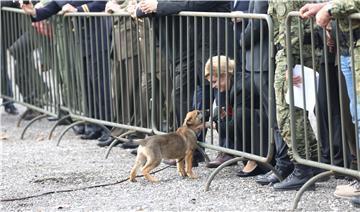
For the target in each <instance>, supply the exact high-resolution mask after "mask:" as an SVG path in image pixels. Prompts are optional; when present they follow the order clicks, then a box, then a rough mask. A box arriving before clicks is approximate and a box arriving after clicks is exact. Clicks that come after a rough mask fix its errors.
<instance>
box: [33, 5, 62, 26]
mask: <svg viewBox="0 0 360 212" xmlns="http://www.w3.org/2000/svg"><path fill="white" fill-rule="evenodd" d="M60 10H61V7H60V6H59V5H58V4H57V3H56V2H55V1H52V2H49V3H48V4H47V5H46V6H45V7H43V8H39V9H35V14H34V15H33V16H31V20H32V21H33V22H37V21H42V20H45V19H47V18H49V17H51V16H53V15H56V14H57V13H58V12H59V11H60Z"/></svg>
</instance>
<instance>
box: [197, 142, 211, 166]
mask: <svg viewBox="0 0 360 212" xmlns="http://www.w3.org/2000/svg"><path fill="white" fill-rule="evenodd" d="M200 146H201V145H199V142H198V145H196V149H197V150H198V151H199V152H200V153H201V154H202V156H203V157H204V158H205V164H206V165H207V164H208V163H209V162H210V158H209V156H208V155H207V154H206V152H205V151H204V150H203V149H202V148H201V147H200Z"/></svg>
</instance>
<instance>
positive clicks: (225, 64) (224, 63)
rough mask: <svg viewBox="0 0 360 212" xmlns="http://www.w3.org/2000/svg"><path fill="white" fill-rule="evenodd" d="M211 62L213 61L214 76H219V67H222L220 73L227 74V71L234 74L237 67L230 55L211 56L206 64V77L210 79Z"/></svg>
mask: <svg viewBox="0 0 360 212" xmlns="http://www.w3.org/2000/svg"><path fill="white" fill-rule="evenodd" d="M211 62H212V70H213V72H212V73H213V76H214V75H215V76H217V74H218V68H219V67H220V74H223V73H224V74H225V73H226V72H227V73H228V74H229V75H233V74H234V69H235V61H234V60H232V59H230V58H229V57H226V56H224V55H220V56H213V57H212V58H209V59H208V61H207V62H206V64H205V79H209V77H210V70H211Z"/></svg>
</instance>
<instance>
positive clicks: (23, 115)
mask: <svg viewBox="0 0 360 212" xmlns="http://www.w3.org/2000/svg"><path fill="white" fill-rule="evenodd" d="M28 113H29V110H26V111H25V112H23V113H22V114H21V115H20V117H19V119H18V121H17V122H16V127H20V124H21V121H22V120H23V119H24V117H25V116H26V115H27V114H28Z"/></svg>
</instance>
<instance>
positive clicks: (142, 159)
mask: <svg viewBox="0 0 360 212" xmlns="http://www.w3.org/2000/svg"><path fill="white" fill-rule="evenodd" d="M138 150H139V149H138ZM145 161H146V157H145V155H144V154H143V153H142V152H140V151H138V154H137V156H136V161H135V164H134V166H133V168H132V169H131V172H130V177H129V179H130V181H131V182H136V179H135V178H136V173H137V170H138V169H139V168H140V167H141V166H142V165H144V163H145Z"/></svg>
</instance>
